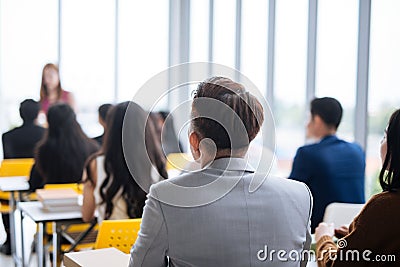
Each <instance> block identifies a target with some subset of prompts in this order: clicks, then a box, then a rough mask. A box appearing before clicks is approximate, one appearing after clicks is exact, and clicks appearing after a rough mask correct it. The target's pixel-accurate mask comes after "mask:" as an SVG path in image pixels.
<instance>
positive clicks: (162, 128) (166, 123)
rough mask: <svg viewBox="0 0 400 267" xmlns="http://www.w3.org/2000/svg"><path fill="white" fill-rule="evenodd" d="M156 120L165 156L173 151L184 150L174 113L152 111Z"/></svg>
mask: <svg viewBox="0 0 400 267" xmlns="http://www.w3.org/2000/svg"><path fill="white" fill-rule="evenodd" d="M150 116H151V118H152V119H153V120H154V124H155V127H156V132H157V135H158V138H159V140H160V142H161V144H162V149H163V152H164V155H165V156H168V155H169V154H171V153H181V152H183V148H182V144H181V143H180V142H179V138H178V136H177V133H176V131H175V127H174V121H173V118H172V115H171V114H169V112H166V111H160V112H152V113H151V114H150Z"/></svg>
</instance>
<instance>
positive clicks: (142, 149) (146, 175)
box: [101, 102, 167, 218]
mask: <svg viewBox="0 0 400 267" xmlns="http://www.w3.org/2000/svg"><path fill="white" fill-rule="evenodd" d="M146 120H147V113H146V112H145V111H144V110H143V109H142V108H141V107H140V106H139V105H137V104H136V103H134V102H123V103H120V104H118V105H116V106H114V107H112V108H111V110H110V112H109V114H108V116H107V125H108V127H107V129H106V133H105V140H104V145H103V150H104V151H103V152H104V155H105V162H104V168H105V171H106V174H107V179H106V180H105V182H104V183H103V185H101V196H102V199H103V200H104V202H105V203H106V218H107V217H108V216H110V215H111V213H112V209H113V206H112V202H111V200H112V199H113V197H114V196H115V194H116V193H117V192H118V191H119V190H120V188H121V187H122V188H123V197H124V199H125V201H126V202H127V206H128V215H129V216H130V217H131V218H134V217H140V216H141V215H142V211H143V206H144V201H145V197H146V193H145V192H144V191H143V190H142V189H141V188H140V186H142V184H140V186H139V185H138V184H137V182H136V181H138V179H140V181H142V180H144V179H146V180H148V182H147V183H148V184H150V183H151V162H152V163H153V164H155V165H156V166H157V170H158V171H159V173H160V174H161V175H165V177H167V176H166V175H167V174H166V172H165V168H164V165H165V162H163V160H162V158H160V155H161V154H160V153H161V151H160V150H153V149H152V146H153V145H154V141H155V140H156V137H155V134H154V130H153V132H152V134H153V137H154V140H148V139H147V136H146V135H147V131H148V129H147V126H148V125H149V126H150V125H151V126H153V125H152V123H146ZM145 127H146V129H145ZM123 129H125V131H124V130H123ZM145 141H146V142H145ZM148 141H149V142H148ZM144 144H146V146H145V145H144ZM131 153H132V155H133V156H130V155H131ZM148 158H150V160H151V162H150V161H149V160H148ZM153 160H154V161H153Z"/></svg>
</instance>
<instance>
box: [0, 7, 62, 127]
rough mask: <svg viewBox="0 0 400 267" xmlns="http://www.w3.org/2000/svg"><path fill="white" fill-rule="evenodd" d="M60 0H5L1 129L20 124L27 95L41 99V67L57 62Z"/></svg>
mask: <svg viewBox="0 0 400 267" xmlns="http://www.w3.org/2000/svg"><path fill="white" fill-rule="evenodd" d="M57 14H58V1H52V0H38V1H29V0H5V1H1V7H0V71H1V73H0V87H1V97H0V102H1V103H0V104H1V109H2V110H1V112H0V114H1V115H0V116H1V119H0V121H1V125H0V126H1V130H3V131H5V130H8V129H9V128H10V127H12V126H16V125H18V124H19V123H21V120H20V118H19V113H18V108H19V103H20V102H21V101H23V100H24V99H25V98H33V99H35V100H39V91H40V82H41V74H42V68H43V66H44V65H45V64H46V63H47V62H57V46H58V44H57V34H58V31H57V29H58V26H57V25H58V16H57Z"/></svg>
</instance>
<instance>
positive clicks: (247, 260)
mask: <svg viewBox="0 0 400 267" xmlns="http://www.w3.org/2000/svg"><path fill="white" fill-rule="evenodd" d="M254 175H256V176H258V177H260V175H261V174H254V173H253V170H252V169H251V168H250V167H249V166H248V165H247V164H246V161H245V160H244V159H239V158H222V159H217V160H215V161H214V162H213V163H212V164H211V165H210V166H209V167H207V168H205V169H203V170H200V171H197V172H193V173H187V174H184V175H181V176H179V177H176V178H173V179H170V180H166V181H162V182H159V183H157V184H155V185H153V186H151V188H150V192H149V195H148V200H147V201H146V206H145V208H144V213H143V218H142V224H141V228H140V232H139V235H138V239H137V240H136V243H135V245H134V246H133V247H132V251H131V260H130V266H167V262H166V258H167V257H168V260H169V266H230V267H231V266H305V265H306V263H307V262H306V261H307V258H306V257H305V259H303V261H301V259H302V258H303V257H302V254H304V255H307V253H303V251H307V250H308V249H309V248H310V243H311V235H310V216H311V209H312V197H311V193H310V191H309V190H308V188H307V186H306V185H305V184H303V183H301V182H296V181H292V180H289V179H282V178H276V177H270V176H268V177H266V179H265V181H264V182H263V183H262V184H261V185H260V186H259V187H258V189H257V190H256V191H254V192H249V185H250V182H251V180H252V179H253V178H254ZM171 183H173V184H175V185H178V186H177V187H174V188H172V189H171ZM209 185H211V186H209ZM193 189H194V190H193ZM188 192H189V193H188ZM280 250H282V251H283V252H279V251H280Z"/></svg>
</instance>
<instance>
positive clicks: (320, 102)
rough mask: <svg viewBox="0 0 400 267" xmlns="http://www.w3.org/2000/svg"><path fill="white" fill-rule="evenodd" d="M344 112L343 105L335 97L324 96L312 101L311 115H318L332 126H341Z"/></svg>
mask: <svg viewBox="0 0 400 267" xmlns="http://www.w3.org/2000/svg"><path fill="white" fill-rule="evenodd" d="M342 114H343V108H342V105H341V104H340V102H339V101H337V100H336V99H335V98H332V97H322V98H315V99H314V100H312V101H311V116H313V117H314V116H315V115H318V116H319V117H320V118H321V119H322V120H323V121H324V122H325V124H326V125H328V126H330V127H334V128H335V129H337V128H338V127H339V124H340V121H341V120H342Z"/></svg>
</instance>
